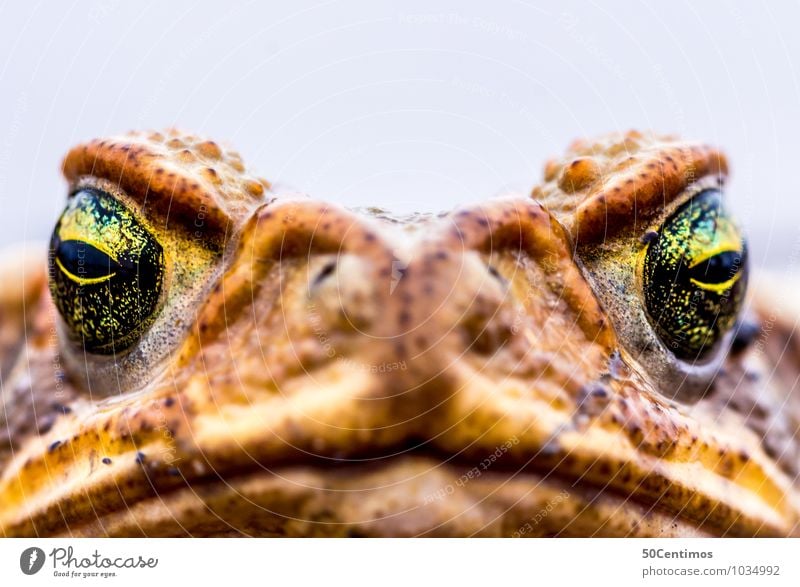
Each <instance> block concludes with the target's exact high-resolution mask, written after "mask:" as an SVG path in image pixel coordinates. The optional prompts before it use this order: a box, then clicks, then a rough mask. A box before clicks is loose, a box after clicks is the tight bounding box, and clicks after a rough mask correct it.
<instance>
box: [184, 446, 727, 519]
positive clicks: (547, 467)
mask: <svg viewBox="0 0 800 587" xmlns="http://www.w3.org/2000/svg"><path fill="white" fill-rule="evenodd" d="M409 460H414V461H420V462H425V463H427V464H428V465H429V466H428V468H427V469H426V470H424V471H421V472H420V473H419V475H420V476H422V475H424V474H426V473H428V472H430V471H433V470H437V469H444V470H445V471H444V474H445V475H446V476H448V477H449V478H450V479H451V481H450V482H449V483H447V484H444V485H442V487H440V488H439V489H440V490H441V491H443V492H444V493H445V494H447V493H448V492H449V493H452V491H455V489H456V488H464V487H466V486H467V485H469V484H470V483H472V482H473V481H478V480H481V482H482V484H484V485H485V484H486V483H485V482H486V481H488V482H489V485H490V488H488V489H487V490H486V491H485V492H483V493H482V498H481V499H480V501H481V502H483V501H486V502H491V500H492V498H493V496H494V494H496V493H498V492H501V491H502V490H503V488H504V487H505V486H506V485H508V484H510V483H515V482H525V481H527V480H530V481H531V482H532V484H531V486H530V488H529V491H530V496H531V498H533V496H534V495H535V494H536V493H537V491H544V490H548V489H549V490H552V489H553V488H561V489H563V490H565V491H569V492H580V493H581V494H582V496H583V499H584V500H586V499H587V497H586V496H589V497H588V504H587V505H586V506H585V507H586V508H588V507H591V505H593V502H594V501H595V500H597V499H607V498H612V499H614V500H615V502H617V503H618V504H619V506H618V507H619V508H621V509H628V510H636V511H640V512H643V515H650V514H654V513H655V514H659V515H660V516H667V517H671V518H672V520H673V521H676V522H677V521H681V522H682V524H683V525H689V526H692V527H694V528H696V529H698V530H700V531H705V532H710V533H712V534H721V535H738V533H737V532H736V530H735V528H732V527H726V526H723V525H720V524H715V523H714V522H713V520H710V519H697V517H696V516H692V515H689V513H688V512H687V511H685V508H684V509H682V510H680V511H677V512H676V511H675V510H674V508H670V507H667V506H664V505H662V504H660V503H659V502H658V500H653V499H651V498H649V497H648V496H647V495H644V494H637V493H635V492H630V491H625V490H622V489H620V488H619V487H617V486H615V485H614V484H613V478H614V477H616V474H615V475H613V476H612V477H611V478H609V479H608V480H607V481H606V482H605V483H598V482H595V481H593V480H591V479H589V478H586V477H584V476H576V475H575V474H572V473H570V472H568V471H567V470H566V468H565V467H563V466H560V465H561V463H562V462H563V460H564V459H563V457H560V456H556V457H549V456H544V457H543V456H541V455H536V456H533V457H530V458H528V459H527V460H523V459H521V458H520V456H519V455H517V456H516V457H513V462H509V461H511V460H512V459H511V458H509V459H507V462H500V461H499V460H498V461H495V462H493V463H492V464H491V465H486V466H484V463H485V461H486V459H483V458H481V457H479V456H476V457H474V458H473V457H470V456H469V455H466V454H464V453H455V454H452V453H451V454H448V453H445V452H442V451H438V450H435V449H430V448H424V447H422V448H421V447H420V445H419V444H417V445H415V446H413V447H410V448H405V449H398V450H397V451H395V452H393V453H392V454H391V455H390V456H383V457H381V456H372V457H368V456H362V457H359V458H349V459H348V458H343V457H340V458H328V457H314V458H308V457H307V456H306V457H305V458H287V459H284V460H279V461H273V462H272V463H269V464H258V463H256V464H254V465H251V466H240V467H233V468H228V469H224V468H218V469H216V470H214V471H212V472H211V473H207V474H205V475H202V476H198V477H194V478H191V477H185V478H184V479H185V481H186V482H187V484H188V485H191V486H192V487H205V488H212V487H215V486H220V485H223V486H229V487H230V486H231V484H232V483H234V482H236V481H241V480H243V479H249V478H256V477H260V476H267V477H272V478H276V479H279V480H281V481H283V482H285V483H289V484H291V483H292V481H291V480H290V477H291V473H292V472H296V471H306V472H311V473H313V474H315V475H316V476H318V477H319V478H320V479H323V480H324V479H343V478H346V477H352V478H357V477H358V478H360V477H365V478H368V477H369V475H370V474H378V473H385V472H388V471H391V470H393V469H395V468H397V469H399V468H401V467H402V465H403V464H404V463H405V462H407V461H409ZM409 480H413V479H405V478H401V479H397V480H396V481H395V482H394V483H393V484H388V485H381V486H379V487H377V486H375V487H370V486H356V487H352V488H347V489H342V488H339V489H331V488H330V487H328V486H325V485H324V484H321V485H320V486H318V487H309V489H311V490H315V491H321V492H327V491H336V492H340V493H355V494H359V493H364V492H375V491H382V490H391V489H392V487H393V486H401V485H403V484H404V483H406V482H407V481H409ZM184 488H185V487H184V486H181V485H176V486H174V487H173V488H171V490H169V491H170V492H175V491H180V490H182V489H184ZM431 496H433V497H431ZM431 496H428V497H430V499H432V500H433V501H439V499H442V498H441V497H440V498H438V499H437V498H435V493H432V494H431ZM423 497H425V496H423ZM446 497H447V495H445V498H446ZM423 502H424V503H428V502H426V501H425V500H424V499H423ZM419 505H420V506H421V505H423V503H421V504H419Z"/></svg>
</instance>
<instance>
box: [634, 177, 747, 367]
mask: <svg viewBox="0 0 800 587" xmlns="http://www.w3.org/2000/svg"><path fill="white" fill-rule="evenodd" d="M642 285H643V288H644V299H645V306H646V308H647V314H648V317H649V319H650V322H651V324H652V325H653V328H654V329H655V331H656V333H657V334H658V336H659V338H661V340H662V341H663V342H664V344H665V345H666V346H667V348H669V349H670V350H671V351H672V353H673V354H674V355H675V356H676V357H678V358H679V359H683V360H687V361H695V360H702V359H703V358H704V357H706V356H707V355H708V353H709V352H710V351H711V350H712V349H714V348H715V346H716V344H717V343H718V342H719V341H720V340H721V339H722V338H723V337H724V335H725V333H726V332H727V331H728V330H729V329H730V328H731V327H732V326H733V325H734V323H735V321H736V317H737V314H738V312H739V307H740V306H741V303H742V300H743V298H744V294H745V289H746V287H747V245H746V243H745V241H744V237H743V236H742V234H741V233H740V232H739V229H738V228H737V227H736V225H735V224H734V223H733V221H732V220H731V218H730V217H729V216H727V215H726V213H725V211H724V209H723V207H722V199H721V196H720V193H719V192H718V191H716V190H706V191H704V192H701V193H700V194H698V195H697V196H695V197H694V198H693V199H691V200H690V201H689V202H687V203H686V204H684V205H683V206H682V207H681V208H679V209H678V210H677V211H676V212H675V213H674V214H673V215H672V216H671V217H670V218H669V219H668V220H667V221H666V222H665V223H664V224H663V226H662V227H661V230H660V231H659V235H658V237H657V238H655V239H653V240H652V242H651V243H650V244H649V245H648V247H647V248H646V249H645V251H644V253H643V262H642Z"/></svg>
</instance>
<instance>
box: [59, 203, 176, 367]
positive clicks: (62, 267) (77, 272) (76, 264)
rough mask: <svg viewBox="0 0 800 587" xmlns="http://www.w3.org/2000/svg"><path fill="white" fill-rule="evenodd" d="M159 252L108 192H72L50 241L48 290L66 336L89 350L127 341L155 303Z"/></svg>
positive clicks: (116, 347) (111, 348) (105, 350)
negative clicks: (61, 320) (62, 321)
mask: <svg viewBox="0 0 800 587" xmlns="http://www.w3.org/2000/svg"><path fill="white" fill-rule="evenodd" d="M163 278H164V252H163V249H162V247H161V245H160V244H159V243H158V242H157V241H156V239H155V238H154V237H153V235H152V234H151V233H150V232H149V231H148V230H147V229H146V228H145V227H144V226H142V224H141V223H140V222H139V221H138V220H137V218H136V217H135V216H134V214H133V213H132V212H131V211H130V210H129V209H128V208H126V207H125V206H123V205H122V204H121V203H120V202H119V201H118V200H117V199H115V198H114V197H113V196H111V195H110V194H108V193H106V192H104V191H102V190H98V189H94V188H86V189H81V190H80V191H78V192H76V193H75V194H74V195H73V196H72V197H71V198H70V199H69V202H68V203H67V207H66V209H65V210H64V212H63V213H62V214H61V217H60V218H59V220H58V223H57V224H56V227H55V229H54V230H53V236H52V238H51V240H50V291H51V293H52V296H53V300H54V301H55V304H56V307H57V308H58V311H59V313H60V314H61V317H62V318H63V319H64V322H65V323H66V326H67V328H68V330H69V333H70V336H71V338H72V339H73V340H74V341H76V342H77V343H80V344H82V345H83V347H84V348H85V349H86V350H87V351H89V352H93V353H100V354H111V353H114V352H119V351H122V350H124V349H126V348H128V347H130V346H131V345H132V344H133V343H134V342H136V340H137V339H138V338H139V336H141V334H142V332H144V329H145V328H146V327H147V326H148V325H149V324H150V322H151V321H152V319H153V318H154V316H155V313H156V310H157V308H158V302H159V297H160V293H161V286H162V282H163Z"/></svg>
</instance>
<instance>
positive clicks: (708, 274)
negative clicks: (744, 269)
mask: <svg viewBox="0 0 800 587" xmlns="http://www.w3.org/2000/svg"><path fill="white" fill-rule="evenodd" d="M741 266H742V254H741V253H739V252H738V251H725V252H723V253H719V254H717V255H714V256H713V257H709V258H708V259H706V260H705V261H703V262H702V263H698V264H697V265H695V266H694V267H692V268H691V269H690V270H689V277H691V278H692V279H695V280H697V281H699V282H702V283H725V282H726V281H728V280H729V279H732V278H733V277H734V276H735V275H736V272H737V271H739V269H740V268H741Z"/></svg>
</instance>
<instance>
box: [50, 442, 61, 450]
mask: <svg viewBox="0 0 800 587" xmlns="http://www.w3.org/2000/svg"><path fill="white" fill-rule="evenodd" d="M59 446H61V441H60V440H56V441H55V442H52V443H51V444H50V446H48V447H47V450H48V451H49V452H53V451H54V450H56V449H57V448H58V447H59Z"/></svg>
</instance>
